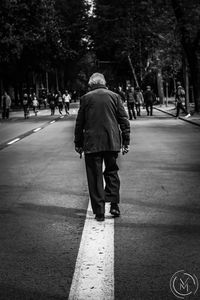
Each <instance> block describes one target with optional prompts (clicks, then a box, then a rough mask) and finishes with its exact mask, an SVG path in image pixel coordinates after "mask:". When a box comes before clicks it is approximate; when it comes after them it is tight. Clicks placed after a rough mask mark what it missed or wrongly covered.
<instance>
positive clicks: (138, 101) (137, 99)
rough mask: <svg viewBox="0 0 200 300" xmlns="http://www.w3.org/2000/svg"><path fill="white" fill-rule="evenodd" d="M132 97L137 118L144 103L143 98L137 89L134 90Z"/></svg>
mask: <svg viewBox="0 0 200 300" xmlns="http://www.w3.org/2000/svg"><path fill="white" fill-rule="evenodd" d="M134 97H135V107H136V112H137V116H141V105H143V103H144V98H143V95H142V92H141V91H140V88H139V87H136V88H135V93H134Z"/></svg>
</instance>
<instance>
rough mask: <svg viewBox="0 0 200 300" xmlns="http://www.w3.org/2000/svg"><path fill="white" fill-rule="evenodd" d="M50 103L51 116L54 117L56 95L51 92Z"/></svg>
mask: <svg viewBox="0 0 200 300" xmlns="http://www.w3.org/2000/svg"><path fill="white" fill-rule="evenodd" d="M48 102H49V107H50V110H51V116H54V115H55V108H56V97H55V94H54V93H52V92H50V94H49V95H48Z"/></svg>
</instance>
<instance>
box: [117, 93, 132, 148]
mask: <svg viewBox="0 0 200 300" xmlns="http://www.w3.org/2000/svg"><path fill="white" fill-rule="evenodd" d="M117 119H118V123H119V127H120V129H121V134H122V145H126V146H127V145H129V144H130V122H129V120H128V115H127V113H126V111H125V108H124V106H123V104H122V101H121V99H119V98H118V99H117Z"/></svg>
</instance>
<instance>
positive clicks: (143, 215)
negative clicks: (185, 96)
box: [0, 111, 200, 300]
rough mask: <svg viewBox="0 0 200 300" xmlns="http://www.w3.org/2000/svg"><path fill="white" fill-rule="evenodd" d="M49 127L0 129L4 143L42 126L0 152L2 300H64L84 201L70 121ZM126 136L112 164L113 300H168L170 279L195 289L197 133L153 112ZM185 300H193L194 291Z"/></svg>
mask: <svg viewBox="0 0 200 300" xmlns="http://www.w3.org/2000/svg"><path fill="white" fill-rule="evenodd" d="M57 117H58V116H56V118H57ZM51 120H52V117H50V116H46V115H45V114H44V116H38V118H34V117H33V118H32V119H29V120H27V121H28V122H25V121H24V120H22V119H21V117H20V116H16V118H14V120H13V121H11V122H10V123H7V125H6V123H5V122H2V123H1V125H0V137H2V138H1V141H3V142H5V141H6V140H8V139H12V138H15V137H16V136H18V135H21V134H24V133H25V132H27V131H30V130H32V129H34V128H37V127H38V126H40V127H41V126H42V125H43V124H46V125H45V126H44V128H43V129H42V130H40V131H38V132H36V133H33V132H31V133H30V134H29V135H28V136H25V137H24V138H23V139H22V140H20V141H18V142H17V143H15V144H12V145H10V146H9V147H5V148H2V150H1V151H0V166H1V177H0V198H1V200H0V262H1V264H0V299H3V300H6V299H9V300H14V299H16V300H24V299H27V300H30V299H33V300H38V299H45V300H46V299H55V300H56V299H62V300H64V299H67V298H68V294H69V290H70V286H71V281H72V276H73V273H74V268H75V263H76V257H77V253H78V249H79V244H80V241H81V235H82V230H83V226H84V222H85V215H86V209H87V205H88V192H87V184H86V178H85V170H84V160H80V159H79V157H78V156H77V155H76V153H75V152H74V145H73V130H74V122H75V115H71V116H70V117H64V118H63V119H59V120H58V121H56V122H55V123H53V124H51V123H50V122H51ZM47 123H48V124H47ZM131 127H132V136H131V140H132V146H131V151H130V152H129V154H127V155H126V156H122V155H120V157H119V166H120V177H121V206H120V207H121V217H120V218H118V219H115V235H114V245H115V259H114V271H115V272H114V277H115V299H116V300H129V299H130V300H133V299H135V300H150V299H152V300H165V299H169V300H171V299H177V297H175V296H174V295H173V294H172V291H171V290H170V286H169V284H170V279H171V277H172V275H173V274H174V273H175V272H177V271H179V270H185V271H186V272H188V273H190V274H195V275H196V277H197V278H198V280H199V282H200V256H199V252H200V218H199V214H200V200H199V199H200V186H199V182H200V155H199V149H200V128H199V127H195V126H194V125H192V124H189V123H186V122H184V121H182V120H175V119H173V118H172V117H171V116H168V115H166V114H163V113H162V112H159V111H155V115H154V116H153V117H146V116H145V114H144V112H143V116H142V117H141V118H140V119H139V118H138V119H137V120H136V121H132V123H131ZM7 137H8V138H7ZM186 288H187V286H186ZM188 288H190V286H189V287H188ZM185 291H186V289H184V290H183V293H184V292H185ZM187 299H188V298H187ZM189 299H200V290H198V291H197V293H196V295H193V294H192V295H191V296H190V298H189ZM84 300H87V299H84ZM92 300H96V299H92ZM105 300H107V299H105Z"/></svg>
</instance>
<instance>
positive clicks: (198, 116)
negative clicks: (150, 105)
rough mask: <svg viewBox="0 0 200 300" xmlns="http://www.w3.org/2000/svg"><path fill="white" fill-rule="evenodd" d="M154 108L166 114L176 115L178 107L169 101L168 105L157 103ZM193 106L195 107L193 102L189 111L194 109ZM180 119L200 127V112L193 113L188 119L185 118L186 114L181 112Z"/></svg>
mask: <svg viewBox="0 0 200 300" xmlns="http://www.w3.org/2000/svg"><path fill="white" fill-rule="evenodd" d="M154 108H155V109H157V110H160V111H162V112H164V113H166V114H169V115H171V116H173V117H175V115H176V108H175V104H174V103H168V105H167V106H166V105H165V104H163V105H160V104H159V105H155V106H154ZM192 108H193V106H192V104H190V109H189V111H193V109H192ZM179 119H180V120H182V121H185V122H188V123H191V124H194V125H197V126H199V127H200V113H191V117H189V118H188V119H186V118H185V114H182V113H180V116H179Z"/></svg>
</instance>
